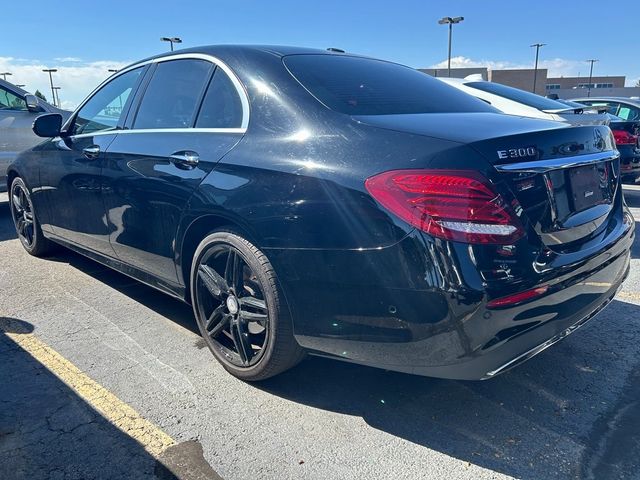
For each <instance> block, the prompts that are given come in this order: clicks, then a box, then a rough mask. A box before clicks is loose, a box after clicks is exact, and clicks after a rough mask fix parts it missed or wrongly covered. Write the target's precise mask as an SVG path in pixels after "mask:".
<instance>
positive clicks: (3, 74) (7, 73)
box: [0, 72, 13, 80]
mask: <svg viewBox="0 0 640 480" xmlns="http://www.w3.org/2000/svg"><path fill="white" fill-rule="evenodd" d="M0 75H2V79H3V80H6V79H7V75H13V73H11V72H2V73H0Z"/></svg>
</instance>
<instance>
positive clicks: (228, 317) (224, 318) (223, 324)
mask: <svg viewBox="0 0 640 480" xmlns="http://www.w3.org/2000/svg"><path fill="white" fill-rule="evenodd" d="M229 320H231V315H227V314H225V315H223V316H222V319H221V320H220V321H219V322H218V323H217V324H216V326H215V327H213V329H212V330H211V331H210V332H209V336H210V337H211V338H216V337H217V336H218V334H219V333H220V332H221V331H222V330H224V327H226V326H227V325H228V324H229Z"/></svg>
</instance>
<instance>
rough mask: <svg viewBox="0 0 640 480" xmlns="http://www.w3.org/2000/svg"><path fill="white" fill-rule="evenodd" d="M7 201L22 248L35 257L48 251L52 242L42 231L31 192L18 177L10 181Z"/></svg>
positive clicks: (51, 246) (51, 247)
mask: <svg viewBox="0 0 640 480" xmlns="http://www.w3.org/2000/svg"><path fill="white" fill-rule="evenodd" d="M9 201H10V205H11V217H12V218H13V224H14V226H15V228H16V233H17V234H18V238H19V239H20V243H22V246H23V247H24V249H25V250H26V251H27V252H28V253H30V254H31V255H33V256H36V257H41V256H44V255H46V254H47V253H50V252H51V250H52V249H53V244H52V243H51V242H50V241H49V240H47V239H46V238H45V237H44V235H43V233H42V229H41V228H40V224H39V223H38V217H37V216H36V213H35V211H34V208H33V202H32V201H31V194H30V193H29V189H28V188H27V186H26V184H25V183H24V181H23V180H22V179H21V178H20V177H16V178H15V179H14V180H13V182H11V189H10V191H9Z"/></svg>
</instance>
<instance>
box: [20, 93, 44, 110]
mask: <svg viewBox="0 0 640 480" xmlns="http://www.w3.org/2000/svg"><path fill="white" fill-rule="evenodd" d="M24 101H25V102H26V103H27V110H29V111H30V112H41V111H42V108H41V107H40V104H39V103H38V97H36V96H35V95H31V94H30V93H29V94H27V95H25V96H24Z"/></svg>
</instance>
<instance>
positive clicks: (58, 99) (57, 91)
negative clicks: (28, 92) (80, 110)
mask: <svg viewBox="0 0 640 480" xmlns="http://www.w3.org/2000/svg"><path fill="white" fill-rule="evenodd" d="M59 90H60V87H53V91H54V92H56V99H57V100H56V101H57V102H58V107H59V106H61V105H62V104H61V103H60V92H59Z"/></svg>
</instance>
